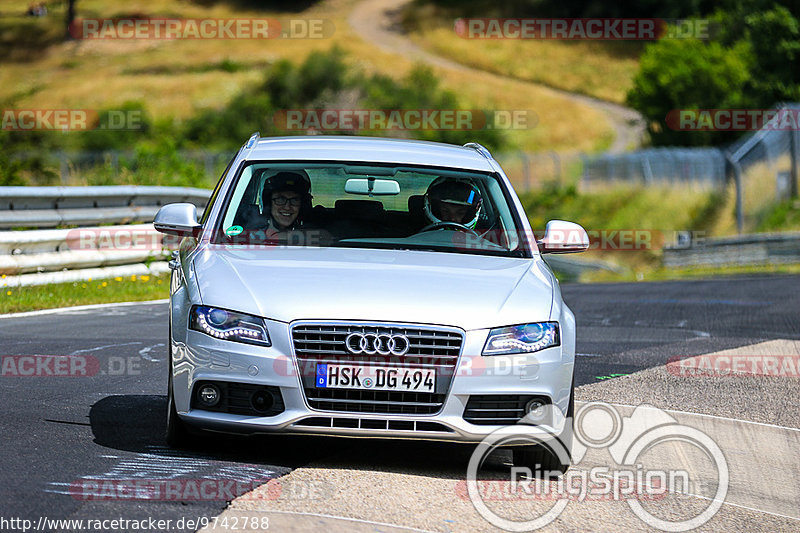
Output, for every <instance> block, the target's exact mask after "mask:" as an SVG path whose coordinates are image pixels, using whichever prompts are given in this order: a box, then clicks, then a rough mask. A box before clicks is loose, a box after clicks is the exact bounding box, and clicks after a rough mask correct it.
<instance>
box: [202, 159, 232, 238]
mask: <svg viewBox="0 0 800 533" xmlns="http://www.w3.org/2000/svg"><path fill="white" fill-rule="evenodd" d="M237 155H238V154H237ZM235 159H236V156H233V159H231V160H230V161H228V166H226V167H225V170H223V171H222V176H221V177H220V178H219V181H218V182H217V186H216V187H214V192H212V193H211V197H210V198H209V199H208V203H207V204H206V208H205V210H204V211H203V215H202V216H201V217H200V225H201V226H202V225H204V224H205V223H206V220H208V216H209V215H210V214H211V207H212V206H213V205H214V202H216V201H217V196H218V195H219V190H220V189H221V188H222V182H223V181H225V176H227V175H228V171H229V170H230V169H231V165H232V164H233V162H234V160H235Z"/></svg>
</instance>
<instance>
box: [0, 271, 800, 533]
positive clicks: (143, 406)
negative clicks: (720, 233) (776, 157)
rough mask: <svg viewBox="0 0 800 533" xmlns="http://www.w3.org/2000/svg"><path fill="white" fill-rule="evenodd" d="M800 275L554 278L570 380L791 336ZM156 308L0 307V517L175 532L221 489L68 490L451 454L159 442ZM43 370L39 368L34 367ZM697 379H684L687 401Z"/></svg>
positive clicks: (329, 444)
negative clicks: (102, 522)
mask: <svg viewBox="0 0 800 533" xmlns="http://www.w3.org/2000/svg"><path fill="white" fill-rule="evenodd" d="M799 282H800V278H798V277H797V276H775V277H754V278H731V279H724V280H714V281H692V282H666V283H640V284H609V285H565V286H564V287H563V288H562V290H563V294H564V298H565V300H566V301H567V303H568V305H570V307H571V308H572V310H573V311H574V312H575V315H576V317H577V320H578V328H579V329H578V348H577V351H578V353H579V357H578V363H577V371H576V385H577V386H579V387H581V388H583V387H582V386H586V385H590V384H595V383H599V382H609V383H611V382H613V381H615V380H617V378H621V379H619V380H618V381H617V382H619V383H622V382H623V380H624V379H625V377H624V376H625V375H627V374H632V373H634V372H639V371H642V370H645V369H655V368H658V367H661V366H663V365H664V364H665V363H666V362H667V360H668V359H669V358H671V357H676V356H680V357H689V356H694V355H698V354H704V353H710V352H715V351H719V350H722V349H728V348H735V347H738V346H747V345H751V344H755V343H759V342H763V341H769V340H771V339H800V321H799V320H798V317H800V299H798V298H797V287H798V286H800V284H799ZM166 309H167V308H166V305H165V304H138V305H126V306H115V307H105V308H100V309H84V310H72V311H62V312H58V313H53V314H38V315H33V316H24V317H13V318H2V319H0V343H1V345H2V347H3V349H2V355H3V365H4V366H3V370H4V372H3V374H4V375H3V376H2V377H0V380H1V381H0V382H2V387H0V402H2V406H3V407H2V412H3V415H2V421H1V422H0V431H2V435H3V453H2V454H0V476H1V477H0V480H2V483H0V509H1V510H0V518H6V519H8V518H21V519H28V520H32V521H33V523H34V524H36V523H37V522H38V521H39V519H40V517H47V518H50V519H58V518H83V519H113V518H129V519H147V518H156V519H171V520H172V521H173V522H172V524H173V525H172V527H171V528H170V529H172V530H177V529H178V528H176V527H175V524H176V523H177V521H178V520H180V519H183V520H184V524H186V523H185V521H186V520H188V519H191V520H197V519H202V518H203V517H206V518H210V517H213V516H215V515H218V514H219V513H220V512H221V511H222V510H223V509H224V508H225V506H226V505H227V502H226V500H225V499H224V498H223V499H220V500H218V501H206V500H203V501H193V500H192V499H191V498H190V499H189V500H186V499H184V500H183V501H160V500H157V499H156V500H154V499H146V498H142V499H130V500H128V499H125V498H120V497H119V494H117V497H113V498H107V499H95V500H86V499H85V495H86V491H85V490H84V491H82V492H81V490H79V489H80V488H81V487H84V488H85V487H86V485H85V482H86V480H94V481H96V482H98V481H102V480H118V479H167V478H174V477H178V478H180V479H189V480H208V479H210V480H220V479H229V480H251V481H252V485H258V484H260V483H263V482H265V481H266V480H268V479H272V478H275V477H279V476H282V475H284V474H287V473H288V472H290V471H291V470H292V469H294V468H296V467H298V466H300V465H304V464H307V463H308V462H311V461H325V459H326V458H327V457H333V456H337V454H338V455H341V454H342V453H343V452H347V451H348V450H352V449H353V448H354V446H355V447H356V448H357V449H358V450H360V451H359V452H358V455H360V456H361V457H362V458H369V457H370V456H375V455H376V454H377V455H378V457H377V458H376V459H375V460H376V461H377V462H378V463H380V461H381V460H382V459H381V454H382V453H390V454H391V455H392V456H393V457H394V458H395V459H392V460H396V458H397V457H398V456H404V457H409V456H411V457H421V454H424V455H425V459H424V460H421V463H420V469H421V470H422V471H424V469H425V465H427V464H435V463H437V462H438V460H437V454H441V455H439V457H440V458H445V457H449V456H450V455H452V454H453V449H452V446H449V445H425V447H424V448H420V445H419V444H408V445H406V444H402V443H401V444H393V445H392V446H391V447H390V448H388V450H390V451H388V452H383V451H382V448H380V447H376V446H375V445H374V444H367V445H364V446H363V447H362V448H358V446H360V445H353V444H352V441H350V440H344V439H341V440H339V439H309V438H302V437H269V438H267V437H259V438H252V439H241V438H226V439H215V440H213V441H209V442H206V443H198V444H199V448H198V450H197V451H187V452H181V453H175V452H173V451H170V450H169V449H168V448H167V447H166V444H165V442H164V438H163V418H164V417H163V415H164V411H165V408H166V402H165V396H164V394H165V387H166V378H165V376H166V368H165V365H166V362H165V356H166V349H165V347H164V342H165V339H166V335H167V314H166ZM29 355H73V356H83V360H84V361H88V362H89V367H90V368H89V370H90V372H89V373H94V375H92V376H87V377H63V376H51V375H43V376H19V377H15V376H12V375H8V374H9V373H13V371H15V370H16V371H17V372H21V371H24V370H25V369H27V368H29V367H27V366H25V363H23V361H24V359H21V358H12V360H13V365H14V366H9V365H11V364H12V363H8V362H7V361H6V359H7V358H8V357H9V356H29ZM40 360H41V358H40ZM52 365H55V363H52ZM47 368H48V367H44V368H41V369H39V372H38V373H39V374H42V373H45V374H46V373H47ZM50 368H51V370H54V371H56V367H55V366H52V367H50ZM743 383H744V382H743ZM741 386H742V387H747V386H748V385H746V384H744V385H741ZM703 390H704V389H702V388H700V389H697V390H695V391H692V395H693V396H694V398H693V400H694V402H695V405H697V406H700V407H698V408H699V409H702V407H703V406H704V403H703V398H702V397H699V398H698V397H697V396H698V395H701V396H702V395H703V394H705V392H703ZM709 394H711V393H709ZM579 399H580V396H579ZM778 400H779V399H776V401H778ZM767 401H769V400H767ZM738 413H739V415H740V416H737V417H735V418H744V419H747V410H746V409H745V410H744V412H742V410H741V408H738ZM795 427H796V426H795ZM398 446H399V448H398ZM423 450H424V451H423ZM395 452H397V453H395ZM384 458H385V456H384ZM368 463H369V462H368ZM793 482H794V483H796V482H797V480H796V479H795V480H793ZM76 487H77V488H76ZM95 494H96V495H97V497H102V496H104V495H105V496H108V494H104V493H102V492H100V493H95ZM0 529H4V530H5V529H6V528H0ZM194 529H197V527H196V525H195V527H186V528H184V529H183V530H194Z"/></svg>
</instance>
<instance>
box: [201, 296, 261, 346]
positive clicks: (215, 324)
mask: <svg viewBox="0 0 800 533" xmlns="http://www.w3.org/2000/svg"><path fill="white" fill-rule="evenodd" d="M189 328H190V329H193V330H196V331H200V332H202V333H205V334H206V335H210V336H211V337H214V338H216V339H223V340H226V341H236V342H246V343H247V344H256V345H258V346H272V343H271V342H270V341H269V334H268V333H267V326H266V324H264V319H262V318H259V317H257V316H251V315H246V314H244V313H237V312H235V311H228V310H225V309H218V308H216V307H209V306H207V305H195V306H194V307H192V312H191V313H189Z"/></svg>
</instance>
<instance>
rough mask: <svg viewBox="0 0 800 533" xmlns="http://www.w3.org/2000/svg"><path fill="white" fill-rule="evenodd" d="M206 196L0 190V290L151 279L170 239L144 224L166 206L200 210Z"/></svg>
mask: <svg viewBox="0 0 800 533" xmlns="http://www.w3.org/2000/svg"><path fill="white" fill-rule="evenodd" d="M210 195H211V191H209V190H206V189H194V188H190V187H139V186H108V187H0V228H6V229H7V228H15V227H17V228H18V227H24V228H53V227H57V226H86V225H103V226H101V227H76V228H72V229H35V230H27V231H19V230H15V231H0V275H2V276H3V277H2V278H0V287H18V286H26V285H40V284H44V283H60V282H70V281H81V280H87V279H90V278H94V279H103V278H110V277H115V276H128V275H141V274H159V273H162V272H166V271H168V270H169V269H168V267H167V263H166V262H165V261H164V259H165V258H166V255H167V254H168V252H169V250H170V248H171V246H170V245H171V244H176V242H172V241H170V237H167V236H164V235H161V234H160V233H158V232H156V231H155V229H154V228H153V225H152V224H151V223H150V221H151V220H152V219H153V217H154V216H155V214H156V212H157V211H158V209H159V208H160V207H161V206H162V205H165V204H169V203H174V202H190V203H193V204H195V205H196V206H198V208H202V207H204V206H205V204H206V203H207V202H208V198H209V197H210ZM133 221H143V222H145V221H146V222H147V224H140V225H133V224H126V225H117V226H115V225H106V224H117V223H127V222H133Z"/></svg>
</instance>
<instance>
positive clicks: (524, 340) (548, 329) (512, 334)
mask: <svg viewBox="0 0 800 533" xmlns="http://www.w3.org/2000/svg"><path fill="white" fill-rule="evenodd" d="M560 344H561V335H560V334H559V330H558V322H538V323H535V324H523V325H521V326H509V327H507V328H496V329H493V330H492V331H490V332H489V338H488V339H487V340H486V346H484V347H483V355H510V354H515V353H530V352H538V351H539V350H544V349H545V348H550V347H551V346H559V345H560Z"/></svg>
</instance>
